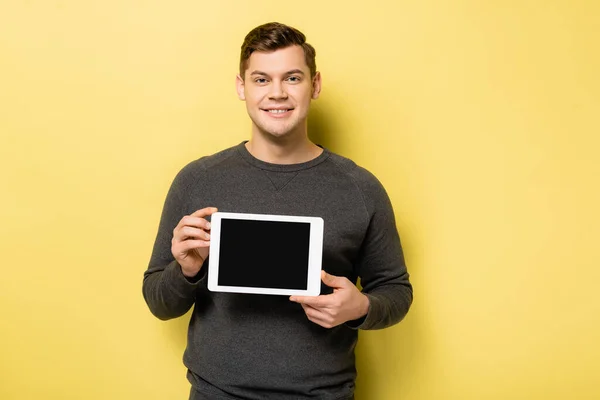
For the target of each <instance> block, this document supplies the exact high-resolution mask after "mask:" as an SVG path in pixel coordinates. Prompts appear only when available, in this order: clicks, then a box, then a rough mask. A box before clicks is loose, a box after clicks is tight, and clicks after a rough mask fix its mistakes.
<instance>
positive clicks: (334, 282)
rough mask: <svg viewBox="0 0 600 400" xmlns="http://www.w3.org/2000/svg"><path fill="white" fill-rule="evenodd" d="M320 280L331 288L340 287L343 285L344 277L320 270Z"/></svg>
mask: <svg viewBox="0 0 600 400" xmlns="http://www.w3.org/2000/svg"><path fill="white" fill-rule="evenodd" d="M321 280H322V281H323V283H324V284H326V285H327V286H329V287H332V288H341V287H343V286H344V280H345V278H344V277H342V276H335V275H331V274H328V273H327V272H325V271H321Z"/></svg>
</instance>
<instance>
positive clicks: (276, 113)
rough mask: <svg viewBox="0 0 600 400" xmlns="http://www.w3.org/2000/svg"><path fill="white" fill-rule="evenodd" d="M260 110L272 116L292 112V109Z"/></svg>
mask: <svg viewBox="0 0 600 400" xmlns="http://www.w3.org/2000/svg"><path fill="white" fill-rule="evenodd" d="M261 110H263V111H265V112H268V113H269V114H272V115H282V114H285V113H287V112H289V111H292V110H293V108H262V109H261Z"/></svg>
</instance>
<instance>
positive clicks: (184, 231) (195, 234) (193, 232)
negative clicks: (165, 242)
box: [173, 226, 210, 242]
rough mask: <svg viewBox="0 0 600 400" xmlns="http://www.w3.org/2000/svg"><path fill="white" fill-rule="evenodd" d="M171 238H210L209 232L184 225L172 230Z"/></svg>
mask: <svg viewBox="0 0 600 400" xmlns="http://www.w3.org/2000/svg"><path fill="white" fill-rule="evenodd" d="M173 238H174V239H175V240H176V241H178V242H182V241H184V240H187V239H199V240H210V234H209V233H208V232H206V231H204V230H202V229H197V228H192V227H190V226H184V227H182V228H180V229H178V230H176V231H175V232H174V234H173Z"/></svg>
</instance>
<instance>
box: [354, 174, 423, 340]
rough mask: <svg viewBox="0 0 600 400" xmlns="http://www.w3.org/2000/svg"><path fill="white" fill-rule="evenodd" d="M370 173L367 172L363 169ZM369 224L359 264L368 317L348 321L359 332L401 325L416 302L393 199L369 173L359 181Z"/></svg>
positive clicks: (359, 274)
mask: <svg viewBox="0 0 600 400" xmlns="http://www.w3.org/2000/svg"><path fill="white" fill-rule="evenodd" d="M363 171H365V172H366V170H363ZM359 186H360V187H361V190H362V192H363V196H364V200H365V206H366V208H367V212H368V216H369V225H368V228H367V232H366V235H365V238H364V240H363V243H362V246H361V249H360V253H359V258H358V261H357V270H358V276H359V277H360V281H361V286H362V288H363V293H364V294H365V295H366V296H367V297H368V298H369V310H368V312H367V315H366V316H365V317H363V318H361V319H359V320H356V321H350V322H348V323H347V324H348V326H349V327H351V328H355V329H382V328H386V327H389V326H391V325H394V324H396V323H398V322H400V321H401V320H402V319H403V318H404V317H405V315H406V314H407V312H408V310H409V308H410V306H411V304H412V300H413V290H412V285H411V283H410V280H409V274H408V271H407V268H406V263H405V261H404V254H403V251H402V246H401V243H400V237H399V235H398V230H397V228H396V220H395V217H394V211H393V208H392V204H391V202H390V199H389V197H388V195H387V193H386V191H385V189H384V188H383V186H382V185H381V183H380V182H379V181H378V180H377V179H376V178H375V177H374V176H373V175H371V174H370V173H368V172H367V175H366V179H363V180H362V183H360V182H359Z"/></svg>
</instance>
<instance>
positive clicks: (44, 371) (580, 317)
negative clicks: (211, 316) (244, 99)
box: [0, 0, 600, 400]
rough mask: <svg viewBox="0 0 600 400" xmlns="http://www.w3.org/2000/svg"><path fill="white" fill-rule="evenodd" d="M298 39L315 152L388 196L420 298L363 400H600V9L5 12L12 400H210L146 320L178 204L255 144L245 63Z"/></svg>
mask: <svg viewBox="0 0 600 400" xmlns="http://www.w3.org/2000/svg"><path fill="white" fill-rule="evenodd" d="M272 20H277V21H281V22H285V23H288V24H290V25H293V26H296V27H298V28H299V29H301V30H302V31H304V32H305V33H306V34H307V36H308V39H309V42H310V43H312V44H313V45H314V46H315V47H316V49H317V66H318V68H319V70H321V72H322V74H323V79H324V88H323V93H322V97H321V99H319V100H318V101H317V102H315V103H314V108H313V110H312V114H311V121H310V129H311V134H312V135H313V137H314V138H315V140H317V141H318V142H320V143H322V144H324V145H326V146H328V147H329V148H330V149H331V150H333V151H336V152H339V153H341V154H343V155H345V156H348V157H350V158H352V159H354V160H355V161H356V162H357V163H358V164H360V165H363V166H365V167H367V168H368V169H370V170H371V171H372V172H374V173H375V174H376V175H377V176H378V177H379V178H380V180H381V181H382V182H383V183H384V185H385V186H386V188H387V189H388V192H389V195H390V197H391V198H392V201H393V204H394V207H395V209H396V213H397V220H398V226H399V231H400V233H401V235H402V238H403V244H404V247H405V251H406V257H407V261H408V264H409V268H410V272H411V274H412V281H413V283H414V288H415V303H414V306H413V308H412V310H411V312H410V314H409V315H408V317H407V318H406V319H405V321H404V322H402V323H401V324H400V325H398V326H395V327H394V328H391V329H388V330H384V331H376V332H363V333H361V338H360V339H361V340H360V345H359V349H358V359H359V374H360V377H359V379H358V389H357V394H358V396H357V397H358V399H359V400H367V399H368V400H393V399H394V400H395V399H408V400H430V399H431V400H437V399H443V400H445V399H457V400H465V399H498V400H506V399H599V398H600V386H598V384H597V383H595V382H596V381H597V378H598V377H599V376H600V300H599V295H598V294H597V293H598V288H597V287H598V283H599V281H600V268H599V267H600V262H599V261H600V256H599V255H598V241H599V239H600V218H599V217H600V211H599V207H598V205H599V204H600V188H599V185H598V181H599V176H600V162H599V161H598V153H599V143H600V141H599V139H598V135H599V134H600V122H599V119H600V95H599V93H600V79H599V77H598V75H599V71H600V43H599V39H600V5H599V3H598V2H597V1H595V0H589V1H567V0H547V1H533V0H526V1H507V0H493V1H475V0H472V1H466V0H465V1H461V0H455V1H435V0H423V1H405V0H401V1H388V2H381V1H380V2H378V1H369V2H367V3H363V2H348V1H339V0H338V1H304V2H297V3H293V2H292V3H289V2H279V1H254V2H245V1H239V2H235V1H231V0H229V1H192V0H182V1H173V2H166V1H117V0H109V1H89V0H88V1H76V0H53V1H50V0H48V1H41V0H29V1H18V0H14V1H10V0H2V1H1V2H0V134H1V141H0V174H1V175H0V176H1V179H0V190H1V196H0V220H1V223H0V243H1V246H2V252H1V255H0V257H1V261H0V266H1V275H0V326H1V328H0V360H1V361H0V399H3V400H16V399H19V400H20V399H60V400H68V399H86V400H98V399H103V400H104V399H127V400H128V399H134V400H137V399H140V400H149V399H161V400H162V399H185V398H187V397H186V396H187V393H188V387H189V386H188V383H187V381H186V379H185V370H184V367H183V365H182V362H181V357H182V353H183V349H184V345H185V335H186V324H187V318H188V317H187V316H186V317H184V318H181V319H179V320H173V321H169V322H161V321H158V320H157V319H155V318H154V317H152V316H151V314H150V312H149V311H148V310H147V308H146V305H145V303H144V301H143V299H142V295H141V282H142V274H143V272H144V270H145V268H146V265H147V262H148V260H149V257H150V251H151V247H152V243H153V240H154V235H155V233H156V228H157V224H158V219H159V215H160V211H161V207H162V203H163V200H164V196H165V195H166V191H167V189H168V187H169V185H170V183H171V180H172V179H173V177H174V176H175V174H176V172H177V171H178V170H179V169H180V168H181V167H182V166H183V165H185V164H186V163H187V162H189V161H190V160H193V159H195V158H198V157H200V156H202V155H206V154H211V153H214V152H216V151H218V150H220V149H223V148H225V147H229V146H231V145H235V144H237V143H239V142H240V141H241V140H243V139H245V138H247V137H248V135H249V132H250V126H249V120H248V117H247V115H246V111H245V108H244V105H243V103H241V102H240V101H239V100H237V97H236V94H235V89H234V77H235V74H236V70H237V64H238V57H239V54H238V52H239V47H240V45H241V42H242V40H243V37H244V35H245V34H246V33H247V32H248V31H249V30H250V29H252V28H253V27H254V26H256V25H258V24H261V23H263V22H267V21H272Z"/></svg>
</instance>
